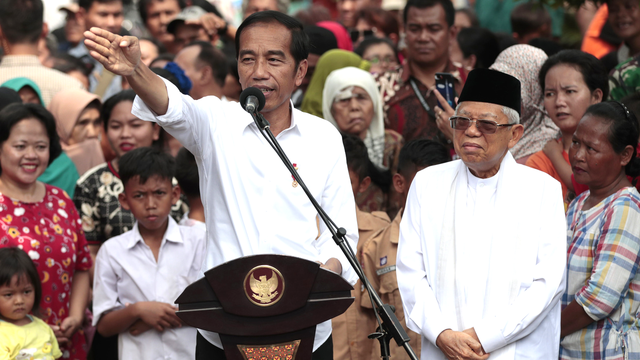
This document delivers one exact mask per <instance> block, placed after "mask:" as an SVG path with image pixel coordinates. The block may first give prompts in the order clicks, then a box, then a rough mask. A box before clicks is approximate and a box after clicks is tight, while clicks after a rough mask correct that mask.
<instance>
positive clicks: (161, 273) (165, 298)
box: [93, 216, 206, 360]
mask: <svg viewBox="0 0 640 360" xmlns="http://www.w3.org/2000/svg"><path fill="white" fill-rule="evenodd" d="M205 247H206V235H205V232H203V231H202V230H201V229H198V228H196V227H187V226H179V225H178V224H176V222H175V220H173V219H172V218H171V217H170V216H169V225H168V226H167V230H166V231H165V234H164V237H163V239H162V244H161V245H160V251H159V253H158V261H157V262H156V260H155V258H154V256H153V253H152V251H151V249H150V248H149V246H147V244H145V242H144V240H143V239H142V236H141V235H140V232H139V230H138V222H136V223H135V225H134V226H133V229H132V230H131V231H127V232H126V233H124V234H122V235H119V236H116V237H113V238H111V239H109V241H106V242H105V243H104V244H103V245H102V246H101V247H100V251H98V256H97V257H96V263H95V275H94V280H93V316H94V318H93V325H94V326H95V325H97V324H98V322H99V321H100V318H101V317H102V315H104V314H106V313H107V312H109V311H113V310H118V309H122V308H124V306H125V304H134V303H137V302H141V301H158V302H164V303H167V304H171V305H174V302H175V300H176V299H177V298H178V296H179V295H180V294H181V293H182V291H183V290H184V289H185V288H186V287H187V286H188V285H189V284H191V283H192V282H194V281H196V280H197V279H198V278H200V276H201V274H202V268H201V266H202V262H203V260H204V257H205ZM195 349H196V329H195V328H192V327H188V326H185V327H182V328H175V329H167V330H165V331H163V332H159V331H157V330H155V329H151V330H148V331H146V332H144V333H142V334H140V335H137V336H133V335H131V334H130V333H129V332H128V331H125V332H123V333H120V334H119V335H118V356H119V358H120V359H138V360H160V359H167V360H168V359H173V360H183V359H194V358H195Z"/></svg>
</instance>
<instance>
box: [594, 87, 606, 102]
mask: <svg viewBox="0 0 640 360" xmlns="http://www.w3.org/2000/svg"><path fill="white" fill-rule="evenodd" d="M602 95H603V94H602V89H595V90H593V92H592V93H591V105H593V104H597V103H599V102H601V101H602V100H604V99H603V98H602Z"/></svg>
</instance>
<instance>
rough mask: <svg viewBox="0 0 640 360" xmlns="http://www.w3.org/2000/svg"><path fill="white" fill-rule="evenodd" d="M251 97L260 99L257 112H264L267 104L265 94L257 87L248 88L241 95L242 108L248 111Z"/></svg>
mask: <svg viewBox="0 0 640 360" xmlns="http://www.w3.org/2000/svg"><path fill="white" fill-rule="evenodd" d="M249 96H255V97H256V98H257V99H258V108H257V109H256V111H260V110H262V108H263V107H264V103H265V98H264V94H263V93H262V91H261V90H260V89H258V88H256V87H248V88H246V89H244V90H243V91H242V93H240V105H242V108H243V109H245V110H247V98H248V97H249Z"/></svg>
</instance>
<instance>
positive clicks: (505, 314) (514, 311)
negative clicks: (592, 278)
mask: <svg viewBox="0 0 640 360" xmlns="http://www.w3.org/2000/svg"><path fill="white" fill-rule="evenodd" d="M537 186H545V188H544V191H543V198H542V199H540V203H541V204H542V206H541V207H540V211H538V212H537V214H536V215H537V217H536V218H532V219H530V220H531V224H532V226H531V227H530V228H529V229H526V230H523V231H527V232H528V233H529V232H535V234H534V235H533V236H530V238H532V239H536V240H538V241H539V245H538V247H537V248H538V253H537V257H536V264H535V266H534V268H533V269H532V272H531V274H532V278H533V281H532V283H531V286H529V288H527V289H525V290H521V291H520V293H519V294H518V296H517V297H516V298H515V301H514V302H513V303H512V304H511V306H509V307H507V308H505V309H504V311H502V312H501V313H499V314H495V316H491V317H488V318H484V319H482V321H481V323H480V324H479V325H477V326H475V327H474V329H475V331H476V334H477V335H478V339H479V340H480V343H481V344H482V346H483V348H484V349H485V351H487V352H489V353H491V352H492V351H495V350H497V349H500V348H502V347H504V346H506V345H508V344H511V343H513V342H515V341H517V340H519V339H522V338H524V337H525V336H527V335H529V334H530V333H531V332H533V331H534V330H535V329H536V328H537V327H538V325H540V323H541V322H542V321H543V320H544V319H545V318H546V317H547V316H549V315H550V313H551V312H552V311H557V312H559V311H560V308H559V306H558V304H559V302H560V300H561V298H562V294H563V293H564V289H565V270H566V259H567V250H566V246H567V245H566V220H565V216H564V205H563V203H562V191H561V188H560V186H559V184H558V183H557V182H549V181H547V182H544V183H538V184H537ZM514 235H515V236H517V234H514ZM555 316H556V318H557V320H558V324H557V326H558V328H559V327H560V323H559V319H560V316H559V314H555Z"/></svg>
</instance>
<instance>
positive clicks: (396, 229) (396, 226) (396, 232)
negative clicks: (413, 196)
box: [389, 208, 404, 244]
mask: <svg viewBox="0 0 640 360" xmlns="http://www.w3.org/2000/svg"><path fill="white" fill-rule="evenodd" d="M403 210H404V208H400V210H398V214H397V215H396V217H395V218H394V219H393V221H392V222H391V228H390V229H389V231H391V233H390V234H389V235H390V238H389V240H390V241H391V243H392V244H397V243H398V240H400V221H402V211H403Z"/></svg>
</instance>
